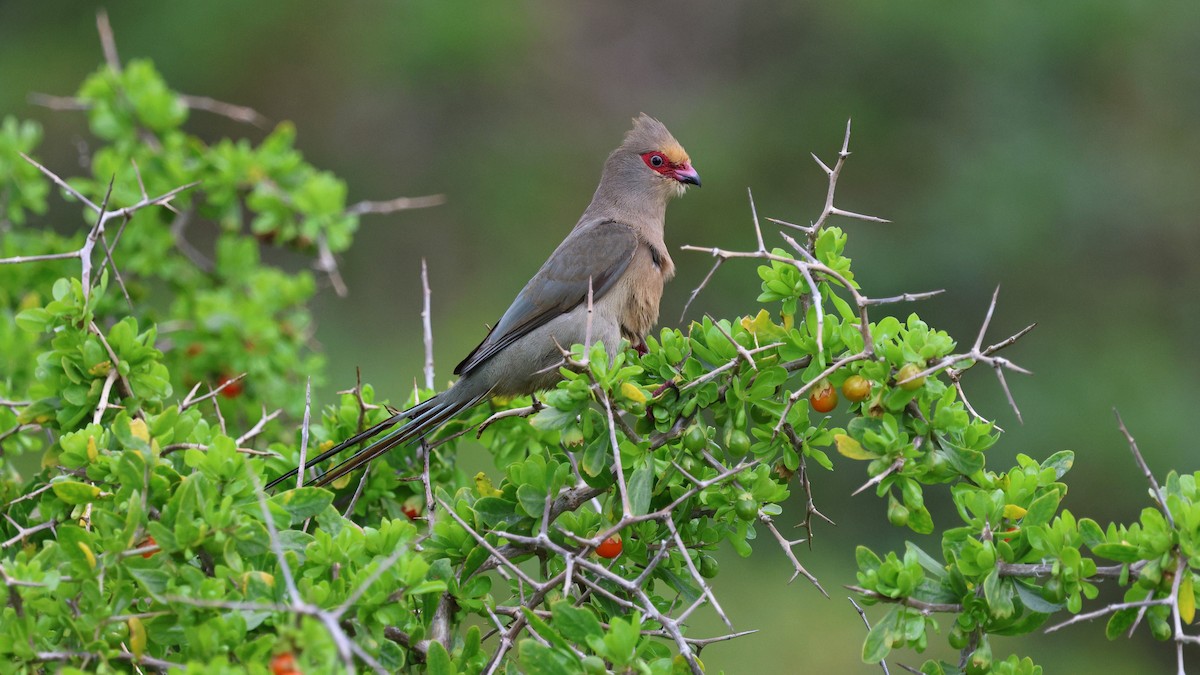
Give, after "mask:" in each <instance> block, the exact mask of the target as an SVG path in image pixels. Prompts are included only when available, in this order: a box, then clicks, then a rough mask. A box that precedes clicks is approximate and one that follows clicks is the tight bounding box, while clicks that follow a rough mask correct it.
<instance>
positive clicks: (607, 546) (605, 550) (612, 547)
mask: <svg viewBox="0 0 1200 675" xmlns="http://www.w3.org/2000/svg"><path fill="white" fill-rule="evenodd" d="M622 549H624V546H623V545H622V544H621V537H619V536H617V535H615V534H614V535H613V536H611V537H609V538H608V539H605V540H604V541H602V542H600V545H599V546H597V547H596V555H598V556H600V557H601V558H608V559H609V560H611V559H613V558H615V557H617V556H619V555H621V551H622Z"/></svg>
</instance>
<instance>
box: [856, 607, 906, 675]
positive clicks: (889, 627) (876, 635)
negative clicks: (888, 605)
mask: <svg viewBox="0 0 1200 675" xmlns="http://www.w3.org/2000/svg"><path fill="white" fill-rule="evenodd" d="M899 609H900V606H899V605H896V606H894V607H892V609H891V610H889V611H888V613H887V614H886V615H885V616H884V617H883V618H882V619H880V620H879V622H878V623H876V624H875V625H874V626H872V627H871V632H869V633H867V639H866V640H865V641H864V642H863V652H862V660H863V663H879V662H880V661H882V660H884V659H885V658H887V655H888V653H889V652H891V651H892V638H893V637H894V635H893V633H895V626H896V617H897V616H898V614H899Z"/></svg>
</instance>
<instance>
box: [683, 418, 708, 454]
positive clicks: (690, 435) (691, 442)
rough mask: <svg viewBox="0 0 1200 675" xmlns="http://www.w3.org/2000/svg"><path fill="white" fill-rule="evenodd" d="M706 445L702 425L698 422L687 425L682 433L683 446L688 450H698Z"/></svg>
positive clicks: (706, 441)
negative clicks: (686, 428)
mask: <svg viewBox="0 0 1200 675" xmlns="http://www.w3.org/2000/svg"><path fill="white" fill-rule="evenodd" d="M707 445H708V439H707V438H706V437H705V436H704V427H702V426H700V425H699V424H693V425H692V426H690V427H688V430H687V433H685V434H684V435H683V447H684V448H686V449H687V451H688V452H700V451H701V450H703V449H704V448H705V446H707Z"/></svg>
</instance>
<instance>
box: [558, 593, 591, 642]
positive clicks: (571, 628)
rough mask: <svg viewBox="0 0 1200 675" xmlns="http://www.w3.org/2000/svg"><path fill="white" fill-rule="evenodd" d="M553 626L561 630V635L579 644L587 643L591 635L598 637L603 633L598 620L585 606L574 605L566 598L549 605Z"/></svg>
mask: <svg viewBox="0 0 1200 675" xmlns="http://www.w3.org/2000/svg"><path fill="white" fill-rule="evenodd" d="M550 612H551V615H552V616H553V620H554V626H555V627H556V628H558V630H559V631H561V632H562V635H563V637H565V638H567V639H568V640H572V641H574V642H578V643H580V644H587V640H588V638H589V637H591V636H596V637H599V636H601V635H603V634H604V628H603V627H601V626H600V620H599V619H597V618H596V616H595V615H594V614H592V612H591V611H590V610H588V609H586V608H581V607H575V606H573V605H572V604H571V602H570V601H568V600H560V601H558V602H556V603H554V604H553V605H551V606H550Z"/></svg>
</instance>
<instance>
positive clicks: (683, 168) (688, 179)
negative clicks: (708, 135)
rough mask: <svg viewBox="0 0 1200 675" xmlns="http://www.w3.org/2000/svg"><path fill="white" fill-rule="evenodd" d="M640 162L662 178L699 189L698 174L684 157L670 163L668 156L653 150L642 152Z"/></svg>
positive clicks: (670, 159)
mask: <svg viewBox="0 0 1200 675" xmlns="http://www.w3.org/2000/svg"><path fill="white" fill-rule="evenodd" d="M642 161H643V162H645V163H646V166H648V167H650V170H651V171H653V172H655V173H657V174H658V175H660V176H663V177H664V178H671V179H673V180H677V181H679V182H680V183H686V184H688V185H695V186H696V187H700V174H699V173H697V172H696V170H695V169H693V168H692V165H691V162H689V161H688V158H687V156H686V155H684V156H682V157H678V158H676V159H675V160H674V161H672V158H671V156H670V155H669V154H667V153H665V152H659V151H657V150H655V151H652V152H643V153H642Z"/></svg>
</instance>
